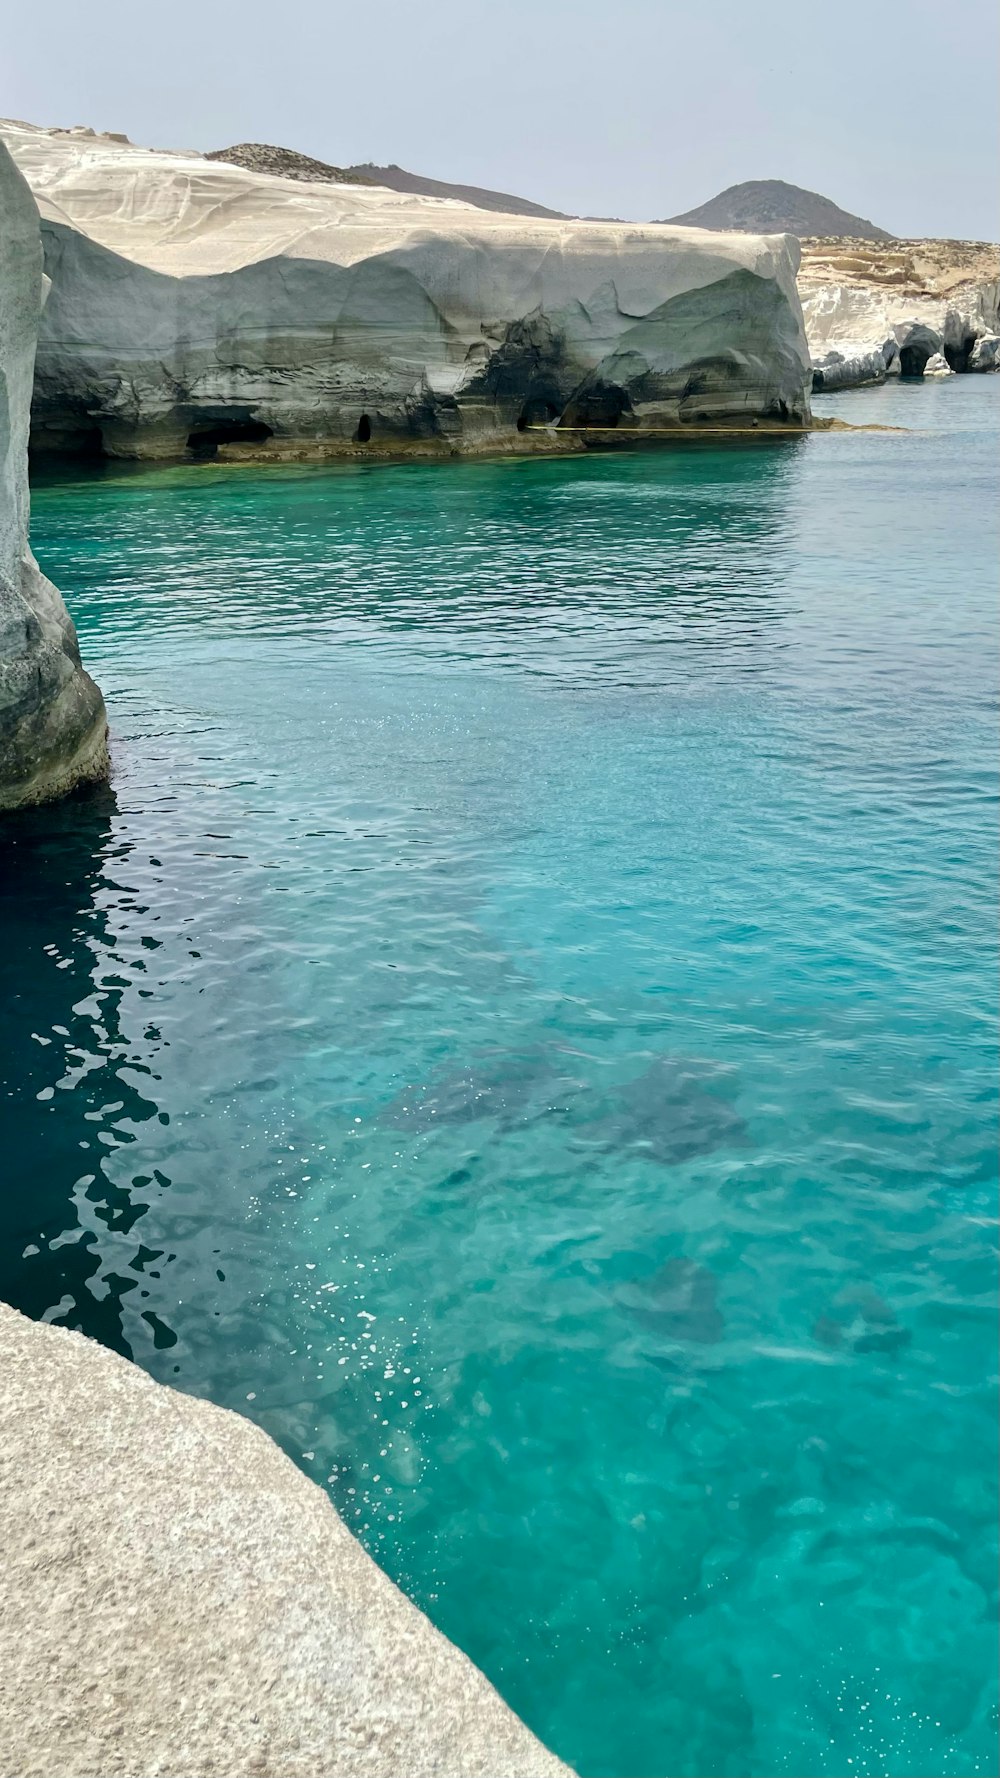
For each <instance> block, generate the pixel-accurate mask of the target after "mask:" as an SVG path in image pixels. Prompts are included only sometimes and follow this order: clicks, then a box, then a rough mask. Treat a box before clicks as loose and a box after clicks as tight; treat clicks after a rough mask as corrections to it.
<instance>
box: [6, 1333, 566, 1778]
mask: <svg viewBox="0 0 1000 1778" xmlns="http://www.w3.org/2000/svg"><path fill="white" fill-rule="evenodd" d="M0 1342H2V1347H3V1363H2V1365H0V1542H2V1548H3V1553H4V1558H3V1564H2V1572H0V1771H2V1772H3V1773H4V1775H5V1778H67V1775H68V1774H70V1773H72V1774H74V1778H113V1775H118V1774H121V1775H125V1774H132V1778H135V1775H136V1774H141V1775H142V1778H160V1775H164V1778H166V1775H168V1774H169V1775H170V1778H246V1775H247V1774H251V1773H259V1774H264V1775H271V1778H286V1775H287V1778H293V1775H294V1778H340V1775H341V1774H345V1775H346V1774H350V1775H351V1778H473V1775H475V1778H559V1775H560V1774H561V1775H562V1778H571V1774H570V1773H569V1770H568V1768H567V1767H566V1766H564V1765H563V1764H562V1763H561V1762H560V1761H559V1760H557V1759H556V1758H555V1757H554V1756H553V1755H552V1754H550V1753H548V1752H547V1751H546V1750H545V1748H544V1747H542V1745H541V1743H540V1742H538V1741H537V1740H536V1739H535V1737H534V1736H533V1735H532V1734H531V1733H530V1732H529V1730H528V1729H526V1728H525V1727H524V1725H523V1723H521V1722H520V1721H519V1720H518V1718H517V1717H516V1716H514V1715H513V1713H512V1712H511V1711H510V1710H509V1709H508V1708H507V1706H506V1704H504V1703H503V1702H502V1701H501V1699H500V1698H499V1697H498V1695H497V1693H496V1692H495V1691H494V1690H493V1688H492V1687H491V1686H490V1685H489V1684H488V1682H487V1681H486V1680H485V1679H484V1678H483V1676H482V1674H481V1673H479V1672H478V1671H477V1669H476V1668H475V1667H474V1666H473V1665H472V1663H471V1662H470V1661H468V1660H467V1659H466V1657H465V1656H464V1655H463V1654H461V1653H460V1652H459V1651H458V1649H456V1648H454V1647H453V1646H452V1644H451V1643H449V1642H448V1641H447V1640H446V1639H445V1638H444V1637H443V1636H442V1635H440V1634H439V1632H438V1631H437V1630H435V1629H434V1628H433V1627H432V1625H431V1624H430V1623H429V1622H428V1621H427V1619H426V1618H425V1617H423V1616H422V1614H421V1613H420V1612H419V1611H418V1610H417V1608H416V1607H415V1606H414V1605H412V1604H411V1603H410V1602H409V1600H407V1599H406V1598H404V1596H403V1594H402V1593H400V1592H399V1591H398V1590H397V1589H396V1587H394V1586H393V1584H392V1582H391V1581H390V1580H388V1579H387V1577H386V1576H385V1575H384V1574H383V1573H382V1572H381V1571H380V1570H379V1569H378V1568H377V1567H376V1566H375V1564H374V1562H372V1560H371V1559H370V1557H369V1556H367V1555H366V1554H365V1552H364V1550H363V1549H362V1548H361V1545H360V1544H359V1543H357V1542H356V1541H355V1539H354V1538H353V1537H352V1536H351V1534H350V1532H349V1531H348V1530H347V1529H346V1527H345V1526H344V1525H343V1524H342V1523H341V1521H340V1519H339V1518H338V1517H337V1515H336V1513H335V1512H334V1510H333V1508H332V1506H331V1505H330V1503H329V1501H328V1500H327V1498H326V1496H325V1495H324V1494H323V1493H321V1491H320V1489H319V1488H317V1487H316V1486H314V1484H313V1483H312V1482H310V1481H308V1480H307V1479H306V1477H305V1476H303V1475H301V1474H300V1473H299V1471H298V1470H297V1469H296V1468H295V1466H294V1465H293V1464H292V1463H291V1462H290V1461H289V1459H288V1458H287V1457H285V1456H283V1455H282V1453H281V1452H280V1451H279V1450H278V1447H277V1446H276V1445H275V1444H273V1443H272V1441H271V1440H270V1439H269V1438H268V1437H267V1436H266V1434H265V1433H263V1432H262V1431H260V1430H259V1428H257V1427H254V1426H252V1425H251V1424H250V1423H249V1422H248V1421H246V1420H243V1419H241V1418H240V1416H239V1415H237V1414H232V1413H228V1412H226V1411H225V1410H223V1409H221V1408H216V1407H213V1406H212V1405H211V1404H210V1403H209V1402H205V1401H198V1400H194V1399H192V1398H190V1397H187V1396H183V1395H178V1394H177V1393H175V1391H174V1390H172V1389H167V1388H164V1387H162V1386H161V1385H160V1384H158V1383H155V1382H153V1380H152V1379H151V1378H150V1377H147V1376H146V1375H145V1374H144V1373H143V1372H142V1371H140V1370H138V1369H137V1368H136V1367H135V1366H133V1365H131V1364H129V1363H127V1362H126V1360H124V1359H122V1358H119V1357H117V1356H116V1355H115V1354H114V1353H111V1352H108V1351H105V1349H104V1348H103V1347H100V1346H96V1345H94V1344H93V1343H92V1342H91V1341H89V1340H85V1339H84V1338H83V1337H82V1336H81V1335H80V1334H75V1333H70V1332H69V1331H67V1330H65V1329H61V1328H51V1327H44V1326H40V1325H38V1324H36V1323H34V1322H31V1321H27V1320H26V1319H25V1318H24V1317H23V1316H21V1315H19V1314H17V1313H16V1311H15V1310H13V1309H10V1308H7V1307H6V1306H5V1305H0Z"/></svg>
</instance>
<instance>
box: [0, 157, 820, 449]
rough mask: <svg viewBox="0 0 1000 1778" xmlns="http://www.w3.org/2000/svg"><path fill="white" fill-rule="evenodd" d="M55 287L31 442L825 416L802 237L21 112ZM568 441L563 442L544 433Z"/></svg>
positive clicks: (429, 444) (117, 444) (453, 439)
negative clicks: (59, 125)
mask: <svg viewBox="0 0 1000 1778" xmlns="http://www.w3.org/2000/svg"><path fill="white" fill-rule="evenodd" d="M0 133H2V134H3V136H4V139H5V140H6V141H7V144H8V146H9V148H10V150H11V152H12V154H13V155H14V157H15V158H16V160H17V161H18V164H19V165H20V167H21V168H22V170H23V172H24V174H25V177H26V178H27V179H28V181H29V183H30V185H31V187H32V190H33V191H34V193H35V196H36V198H37V201H38V206H39V209H40V211H41V215H42V222H43V233H44V236H45V242H46V269H47V270H48V272H49V275H50V277H51V278H52V283H53V290H52V297H51V300H50V302H49V304H48V307H47V310H46V316H45V324H44V329H43V333H42V337H41V341H40V345H39V355H38V373H37V380H36V392H35V412H34V421H35V434H34V437H35V441H36V442H37V444H38V445H39V446H40V447H42V446H44V445H45V444H49V445H51V446H60V445H62V446H67V445H68V446H76V447H79V446H80V445H82V444H86V443H87V442H88V441H89V442H92V443H93V444H95V445H100V446H102V447H103V449H104V450H105V451H108V452H110V453H111V454H113V455H124V456H160V455H162V456H173V455H177V454H179V453H180V454H182V453H183V452H184V451H185V450H186V449H187V448H189V441H194V448H197V447H198V442H199V441H200V444H201V447H202V448H204V449H207V450H211V449H212V448H213V445H214V444H215V443H217V442H222V443H228V444H232V443H236V444H239V442H240V440H243V441H245V443H246V445H247V446H249V445H254V446H256V447H258V448H261V447H265V448H266V450H267V451H268V452H274V453H275V454H290V453H293V452H294V453H298V452H300V451H301V450H303V449H310V450H315V451H316V452H317V453H325V452H328V451H337V450H354V449H358V448H362V447H364V446H366V445H367V446H368V447H369V448H371V449H379V448H384V449H387V450H393V449H398V448H405V447H407V446H408V447H410V448H412V447H414V446H418V447H422V448H425V449H429V450H444V451H452V450H496V449H498V448H517V447H522V448H528V447H531V446H534V445H535V443H536V442H542V443H545V442H546V440H547V435H546V434H545V433H542V434H541V435H540V436H539V435H538V434H530V435H529V429H531V428H533V427H534V426H536V425H545V424H550V423H556V422H561V423H562V427H563V432H562V438H561V442H562V443H563V444H565V443H566V442H568V441H570V442H571V441H572V436H573V435H572V434H571V433H570V432H569V428H571V427H582V428H590V427H596V428H599V429H602V430H608V429H610V428H613V427H616V428H617V429H618V431H619V432H623V431H628V430H633V431H640V432H645V431H650V430H653V431H655V430H656V429H657V428H660V427H674V426H677V425H678V424H684V423H688V424H698V423H706V422H716V423H719V422H727V423H728V422H737V423H739V422H741V421H743V422H746V421H749V420H751V419H753V420H766V419H768V418H770V419H774V420H776V421H779V422H791V423H792V424H802V423H804V422H806V421H807V420H808V417H809V405H808V386H809V383H810V366H809V359H808V352H807V348H806V343H805V336H804V332H803V328H802V319H801V310H800V306H799V301H798V294H797V290H796V285H795V271H796V267H797V263H798V247H797V243H796V242H795V241H794V239H793V238H792V237H791V236H785V235H770V236H752V235H744V234H729V235H714V234H710V233H707V232H706V231H705V230H701V229H686V228H679V227H674V226H667V225H657V224H649V225H642V226H632V225H626V224H618V223H590V222H579V221H575V222H574V221H553V220H550V219H548V218H536V217H524V216H508V215H503V214H500V213H493V212H488V211H484V210H479V209H475V208H473V207H472V206H471V205H466V204H462V203H456V202H451V201H447V200H442V199H434V198H426V197H419V196H415V195H412V194H408V193H401V192H396V191H389V190H386V189H383V188H380V187H373V186H352V185H344V184H336V185H321V184H302V183H301V182H299V181H295V180H290V179H284V178H277V177H275V176H273V175H268V174H262V173H256V172H251V171H247V170H245V169H244V168H242V167H237V166H231V165H227V164H226V163H225V162H221V161H209V160H206V159H205V158H203V157H201V156H196V155H190V154H187V155H184V154H172V153H160V152H154V151H151V150H147V149H141V148H135V147H132V146H131V145H130V144H128V143H123V142H120V141H117V140H112V139H110V138H108V137H95V136H93V135H92V134H89V133H83V132H77V131H70V132H57V131H48V130H39V129H33V128H29V127H27V126H24V125H14V124H5V125H2V126H0ZM549 442H551V441H549Z"/></svg>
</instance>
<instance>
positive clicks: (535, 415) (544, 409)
mask: <svg viewBox="0 0 1000 1778" xmlns="http://www.w3.org/2000/svg"><path fill="white" fill-rule="evenodd" d="M558 418H559V409H558V408H557V407H556V406H555V404H554V402H551V401H542V400H540V399H537V400H531V401H526V402H525V404H524V406H523V408H522V409H521V412H520V413H519V414H518V416H517V430H518V432H527V431H528V430H529V428H530V427H532V426H551V425H552V422H553V421H554V420H558Z"/></svg>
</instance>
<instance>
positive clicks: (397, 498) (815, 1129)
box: [0, 376, 1000, 1778]
mask: <svg viewBox="0 0 1000 1778" xmlns="http://www.w3.org/2000/svg"><path fill="white" fill-rule="evenodd" d="M816 405H817V408H818V410H819V411H820V412H823V413H835V414H838V415H839V416H841V417H842V418H844V419H847V420H852V421H855V422H864V421H868V420H881V421H884V422H887V423H889V424H892V425H896V426H902V427H905V428H907V429H908V430H906V431H905V432H900V433H892V432H884V433H876V432H872V433H829V434H817V435H813V436H810V437H806V438H803V439H801V440H784V441H781V442H774V441H769V442H759V443H758V442H757V441H753V442H751V443H742V442H741V443H738V444H736V443H727V444H719V443H718V442H716V443H713V444H708V443H702V444H691V445H688V446H686V447H684V448H674V449H670V448H668V449H664V450H662V451H658V452H653V451H650V452H640V453H636V454H634V455H629V454H611V453H608V454H602V455H593V456H586V457H574V458H568V459H566V460H528V461H522V460H517V461H502V462H474V463H461V462H459V463H455V464H446V465H437V464H428V465H420V464H408V465H403V466H382V467H375V466H365V465H360V464H359V465H358V466H356V467H350V466H348V467H345V466H341V467H336V468H293V467H289V468H287V469H277V468H267V469H259V468H253V467H247V466H242V467H237V466H224V465H221V464H220V465H212V464H208V465H188V466H185V467H180V468H169V469H167V468H160V469H145V470H141V471H140V470H134V469H129V468H128V467H127V466H117V467H116V466H114V465H106V466H104V467H101V466H100V465H98V466H94V467H90V466H87V467H86V468H83V469H77V470H70V471H67V472H65V473H62V474H59V475H56V474H52V473H47V474H46V475H45V476H39V477H38V478H37V479H36V482H35V487H34V491H33V527H32V538H33V546H34V548H35V551H36V554H37V555H38V557H39V559H40V562H41V565H42V567H43V568H44V570H45V571H46V572H47V573H48V574H49V575H50V576H51V577H52V578H53V580H55V582H56V584H57V585H58V586H59V587H60V588H61V589H62V590H63V592H64V594H65V596H66V599H67V602H68V604H69V607H70V610H71V612H72V614H73V616H74V618H75V620H76V622H77V625H78V628H79V633H80V639H81V646H82V649H83V652H84V658H85V660H86V662H87V665H88V667H89V668H90V670H91V671H92V672H93V673H94V675H95V677H96V678H97V679H98V681H99V683H100V685H101V687H102V689H103V691H104V693H105V696H106V699H107V703H108V708H109V712H110V718H111V723H112V731H113V757H114V766H115V773H114V780H113V783H112V785H111V787H110V788H109V789H105V790H103V791H99V792H96V793H92V794H89V795H85V796H80V797H77V798H75V799H74V800H72V801H69V802H67V803H64V804H62V805H61V806H58V807H54V808H46V809H40V810H36V811H33V812H26V813H23V814H21V815H19V816H16V817H12V818H8V819H7V821H6V822H5V823H4V825H3V828H2V830H0V855H2V869H0V920H2V932H3V943H2V948H0V988H2V999H0V1074H2V1084H0V1092H2V1099H0V1103H2V1107H3V1113H2V1125H0V1134H2V1162H0V1166H2V1175H3V1189H2V1199H0V1230H2V1243H0V1251H2V1259H0V1264H2V1277H0V1296H3V1297H5V1298H7V1299H8V1300H10V1301H11V1302H14V1303H15V1304H17V1305H18V1306H19V1307H21V1308H23V1309H24V1310H25V1311H26V1312H27V1313H28V1314H30V1315H33V1316H36V1317H42V1318H44V1319H46V1320H49V1321H54V1322H57V1323H60V1324H63V1325H67V1326H70V1327H77V1328H82V1329H84V1330H85V1331H86V1332H88V1333H90V1334H93V1335H94V1336H95V1337H97V1338H98V1339H100V1340H103V1341H105V1342H106V1343H107V1344H109V1345H111V1346H114V1347H116V1348H117V1349H118V1350H120V1351H125V1352H128V1353H131V1354H132V1355H133V1356H134V1357H135V1359H136V1360H137V1361H138V1362H139V1363H140V1364H141V1365H143V1366H145V1367H146V1368H147V1369H148V1370H149V1371H151V1372H152V1373H153V1374H154V1375H156V1376H158V1377H160V1378H162V1379H163V1380H164V1381H166V1382H169V1383H172V1384H175V1385H177V1386H178V1387H180V1388H181V1389H185V1390H188V1391H191V1392H193V1393H195V1394H199V1395H206V1396H209V1397H211V1398H212V1399H213V1400H215V1401H218V1402H221V1403H223V1404H225V1405H227V1406H229V1407H232V1408H236V1409H238V1410H239V1411H240V1412H242V1413H244V1414H248V1415H250V1416H252V1417H253V1418H254V1419H255V1420H257V1421H259V1422H260V1424H261V1425H262V1426H264V1427H266V1429H267V1430H268V1431H269V1432H270V1433H272V1434H273V1435H274V1437H275V1438H277V1439H278V1440H279V1441H280V1442H281V1444H282V1445H283V1446H284V1447H285V1449H286V1450H287V1451H288V1452H289V1453H290V1454H291V1456H292V1457H293V1458H294V1459H295V1461H296V1462H297V1463H298V1464H299V1465H300V1466H301V1467H302V1468H303V1469H304V1470H305V1471H306V1473H307V1474H309V1475H310V1476H312V1477H313V1478H314V1479H315V1480H316V1481H318V1482H319V1483H321V1484H322V1485H323V1486H325V1487H326V1488H327V1489H328V1490H329V1493H330V1495H331V1497H332V1499H333V1500H334V1502H335V1503H336V1505H337V1507H338V1508H339V1510H340V1511H341V1513H343V1514H344V1516H345V1518H346V1519H347V1522H348V1523H349V1524H350V1525H351V1526H352V1527H353V1529H354V1530H355V1531H356V1532H357V1533H358V1535H359V1536H360V1537H361V1538H362V1539H363V1540H364V1542H365V1543H366V1545H367V1547H368V1548H369V1549H370V1550H371V1551H372V1552H373V1553H374V1554H375V1555H376V1557H377V1558H378V1560H379V1562H381V1563H382V1564H383V1565H384V1566H385V1568H386V1569H387V1570H388V1571H389V1573H390V1574H391V1575H392V1576H393V1577H394V1578H396V1579H397V1580H398V1581H399V1582H400V1584H401V1585H402V1586H403V1587H404V1588H405V1589H406V1591H407V1592H408V1593H409V1594H410V1595H411V1596H412V1597H413V1598H414V1599H415V1600H416V1601H417V1602H418V1603H419V1604H420V1605H421V1606H423V1607H424V1608H425V1609H426V1610H427V1612H428V1613H429V1614H430V1615H431V1617H432V1618H433V1619H434V1621H435V1622H436V1623H437V1624H439V1625H440V1626H441V1628H442V1629H443V1630H444V1631H446V1632H447V1634H448V1635H449V1636H451V1637H452V1638H453V1639H454V1640H455V1641H456V1642H458V1643H459V1644H460V1646H461V1647H462V1648H464V1649H465V1650H466V1651H467V1652H468V1653H469V1654H470V1655H471V1656H472V1658H473V1659H474V1660H475V1661H476V1662H478V1663H479V1665H480V1666H481V1667H483V1668H484V1670H485V1671H486V1673H487V1674H488V1675H489V1676H490V1678H491V1679H492V1680H493V1681H494V1682H495V1683H496V1684H497V1685H498V1687H499V1688H500V1690H501V1691H502V1692H503V1694H504V1696H505V1697H506V1698H507V1699H508V1700H509V1702H510V1703H511V1704H512V1705H513V1706H514V1708H515V1709H517V1710H518V1711H519V1712H520V1713H521V1714H522V1715H523V1716H524V1717H525V1719H526V1720H527V1721H528V1723H529V1724H530V1725H531V1726H532V1728H534V1729H535V1730H536V1732H537V1733H538V1734H539V1735H541V1736H542V1738H543V1739H545V1740H546V1741H547V1742H548V1743H549V1744H550V1745H552V1746H553V1747H554V1748H555V1749H556V1750H557V1751H558V1752H559V1753H560V1754H562V1755H563V1756H564V1757H565V1758H566V1759H567V1760H568V1761H570V1762H571V1763H573V1764H574V1765H575V1766H576V1768H577V1769H578V1771H579V1772H580V1773H582V1774H584V1775H585V1778H664V1775H666V1774H670V1778H773V1775H775V1774H795V1775H797V1778H819V1775H827V1774H829V1775H834V1778H847V1775H848V1774H850V1775H851V1778H862V1775H865V1774H870V1775H874V1774H879V1775H891V1778H928V1775H929V1774H935V1775H944V1774H948V1775H960V1778H971V1775H972V1774H979V1773H990V1772H992V1771H994V1769H995V1759H996V1715H995V1673H996V1647H995V1633H994V1625H995V1603H996V1599H995V1585H996V1549H995V1525H996V1497H995V1487H994V1478H995V1470H996V1419H995V1409H996V1394H995V1385H996V1368H997V1367H996V1343H997V1342H996V1332H997V1328H996V1318H995V1291H996V1227H995V1215H996V1204H997V1201H996V1136H997V1125H996V1114H997V1101H996V1074H995V1048H996V1046H995V1018H996V994H995V948H996V918H995V907H994V888H995V885H994V877H995V869H996V804H997V794H996V793H997V774H996V757H995V755H996V703H997V698H996V693H997V671H996V642H997V633H996V632H997V613H996V570H995V553H996V546H997V532H998V522H997V507H996V503H995V485H994V484H995V457H996V445H997V437H998V421H1000V378H989V377H978V378H977V377H971V376H970V377H958V378H954V379H952V380H951V381H950V382H947V383H945V382H941V383H938V384H936V385H933V386H931V385H926V384H913V385H904V386H896V387H890V386H888V385H887V386H886V387H885V388H883V389H877V390H873V391H870V392H863V391H857V392H849V393H847V394H846V395H842V396H837V397H827V398H825V399H823V398H820V399H819V400H818V401H817V404H816Z"/></svg>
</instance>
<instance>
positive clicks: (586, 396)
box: [559, 383, 632, 432]
mask: <svg viewBox="0 0 1000 1778" xmlns="http://www.w3.org/2000/svg"><path fill="white" fill-rule="evenodd" d="M623 414H627V415H629V417H631V415H632V404H631V402H630V401H629V398H628V396H627V395H626V393H625V391H624V389H618V388H616V387H615V386H614V385H613V384H610V383H604V384H601V385H599V386H598V387H597V388H593V389H585V390H584V391H582V393H581V394H579V395H578V396H577V397H576V399H575V400H574V401H572V402H570V405H569V406H568V407H567V409H566V411H565V413H564V414H563V417H562V419H561V420H560V422H559V424H560V426H565V427H568V428H572V429H573V430H577V429H582V430H585V431H593V432H610V431H613V430H614V428H615V427H616V426H617V425H618V422H619V420H620V419H621V418H622V415H623Z"/></svg>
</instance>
